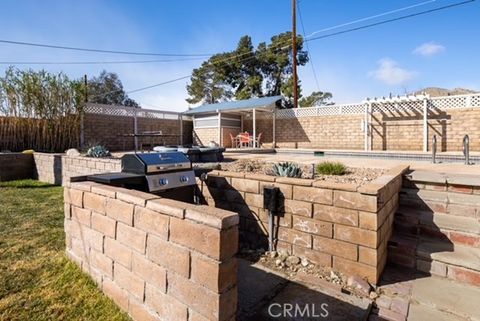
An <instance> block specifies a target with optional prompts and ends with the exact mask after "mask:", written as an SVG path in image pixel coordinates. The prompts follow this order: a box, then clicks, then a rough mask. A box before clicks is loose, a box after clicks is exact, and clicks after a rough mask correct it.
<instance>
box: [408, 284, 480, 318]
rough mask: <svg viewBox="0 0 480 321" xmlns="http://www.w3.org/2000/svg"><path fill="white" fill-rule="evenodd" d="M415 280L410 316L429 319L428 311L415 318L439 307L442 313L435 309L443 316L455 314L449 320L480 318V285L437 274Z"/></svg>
mask: <svg viewBox="0 0 480 321" xmlns="http://www.w3.org/2000/svg"><path fill="white" fill-rule="evenodd" d="M412 283H413V284H412V302H413V304H411V305H410V309H411V310H410V311H409V315H408V320H429V319H428V315H425V318H417V319H415V318H416V316H415V314H416V313H418V312H419V311H420V313H423V312H425V310H427V311H428V312H431V310H436V311H437V312H439V313H436V312H432V313H436V315H439V316H440V317H445V315H447V316H448V315H453V316H451V317H450V318H447V319H446V320H462V319H463V320H477V321H479V320H480V309H479V307H478V305H479V298H480V288H478V287H474V286H470V285H466V284H461V283H458V282H455V281H452V280H448V279H443V278H438V277H435V276H432V277H425V278H419V279H416V280H414V281H413V282H412ZM417 305H422V306H423V307H421V306H420V307H419V306H417ZM417 315H418V314H417ZM420 316H421V315H420ZM432 320H442V319H441V318H439V319H432Z"/></svg>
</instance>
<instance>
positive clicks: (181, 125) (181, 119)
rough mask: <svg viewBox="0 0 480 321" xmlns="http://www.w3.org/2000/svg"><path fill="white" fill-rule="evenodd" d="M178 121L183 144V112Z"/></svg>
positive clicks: (180, 139) (181, 143)
mask: <svg viewBox="0 0 480 321" xmlns="http://www.w3.org/2000/svg"><path fill="white" fill-rule="evenodd" d="M178 121H179V122H180V138H179V139H178V141H179V142H180V145H183V117H182V114H179V115H178Z"/></svg>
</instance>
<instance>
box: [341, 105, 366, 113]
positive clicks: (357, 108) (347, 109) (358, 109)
mask: <svg viewBox="0 0 480 321" xmlns="http://www.w3.org/2000/svg"><path fill="white" fill-rule="evenodd" d="M338 106H339V107H340V113H341V114H345V115H358V114H363V113H364V112H365V106H366V104H348V105H338Z"/></svg>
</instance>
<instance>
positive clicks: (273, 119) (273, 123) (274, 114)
mask: <svg viewBox="0 0 480 321" xmlns="http://www.w3.org/2000/svg"><path fill="white" fill-rule="evenodd" d="M276 118H277V112H276V110H275V109H274V110H273V118H272V132H273V133H272V148H275V146H276V144H277V142H276V138H275V126H276V121H275V120H276Z"/></svg>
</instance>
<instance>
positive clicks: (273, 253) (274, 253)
mask: <svg viewBox="0 0 480 321" xmlns="http://www.w3.org/2000/svg"><path fill="white" fill-rule="evenodd" d="M269 255H270V257H271V258H272V259H274V258H276V257H277V255H278V253H277V251H271V252H270V253H269Z"/></svg>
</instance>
